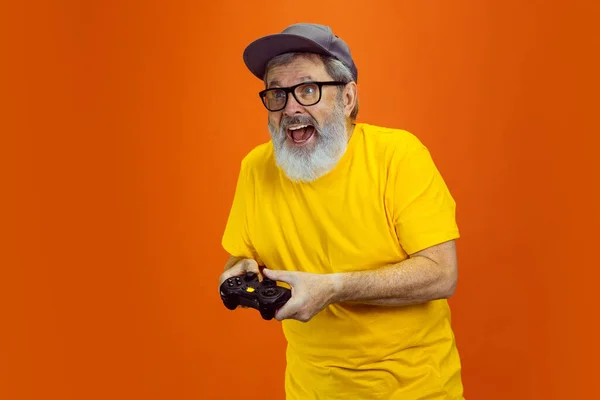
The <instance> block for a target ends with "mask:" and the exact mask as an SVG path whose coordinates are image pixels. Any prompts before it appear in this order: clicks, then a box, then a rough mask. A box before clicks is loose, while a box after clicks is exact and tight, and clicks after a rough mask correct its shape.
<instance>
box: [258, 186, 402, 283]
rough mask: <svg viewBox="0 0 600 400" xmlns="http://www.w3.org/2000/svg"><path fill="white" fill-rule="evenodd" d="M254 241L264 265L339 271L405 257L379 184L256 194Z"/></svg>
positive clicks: (372, 265)
mask: <svg viewBox="0 0 600 400" xmlns="http://www.w3.org/2000/svg"><path fill="white" fill-rule="evenodd" d="M256 200H257V204H256V208H255V211H254V213H253V214H252V215H250V219H251V220H250V221H248V222H249V226H250V227H251V228H250V231H251V239H252V242H253V244H254V247H255V249H256V251H257V252H258V254H259V256H260V258H261V259H262V260H263V262H264V263H265V265H267V266H270V267H271V268H276V269H290V270H301V271H309V272H319V273H328V272H337V271H352V270H357V269H368V268H374V267H377V266H381V265H384V264H387V263H390V262H397V261H398V260H399V259H400V258H403V257H404V256H405V255H404V254H403V252H402V250H401V248H400V246H399V244H398V239H397V237H396V232H395V229H394V226H393V224H392V223H391V220H392V218H391V215H390V212H389V207H388V205H387V204H386V202H385V192H384V190H383V188H382V187H381V186H380V185H378V184H377V183H376V182H374V181H373V182H368V183H362V184H358V183H355V182H345V184H340V185H336V186H330V187H319V188H318V189H315V188H303V189H302V190H300V189H298V188H297V187H293V186H292V187H289V188H284V187H272V188H269V189H268V190H265V191H263V192H261V193H258V194H257V195H256Z"/></svg>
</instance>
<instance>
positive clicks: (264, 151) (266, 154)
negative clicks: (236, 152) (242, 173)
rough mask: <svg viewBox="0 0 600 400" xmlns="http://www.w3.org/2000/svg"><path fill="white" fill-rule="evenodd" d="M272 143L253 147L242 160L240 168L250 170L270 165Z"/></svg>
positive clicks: (272, 154)
mask: <svg viewBox="0 0 600 400" xmlns="http://www.w3.org/2000/svg"><path fill="white" fill-rule="evenodd" d="M273 156H274V153H273V143H272V142H271V141H268V142H265V143H261V144H258V145H256V146H254V147H253V148H252V149H251V150H250V151H249V152H248V153H246V155H245V156H244V157H243V158H242V166H243V167H245V168H250V169H257V168H258V169H260V168H266V167H267V166H268V165H270V164H271V163H272V159H273Z"/></svg>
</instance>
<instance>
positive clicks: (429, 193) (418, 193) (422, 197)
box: [388, 141, 459, 254]
mask: <svg viewBox="0 0 600 400" xmlns="http://www.w3.org/2000/svg"><path fill="white" fill-rule="evenodd" d="M389 184H391V185H392V187H391V188H388V191H389V193H391V194H392V205H391V207H392V210H393V223H394V226H395V228H396V233H397V235H398V239H399V241H400V245H401V246H402V248H403V249H404V251H406V253H407V254H413V253H415V252H418V251H420V250H423V249H425V248H427V247H431V246H433V245H436V244H440V243H442V242H445V241H448V240H452V239H456V238H458V237H459V230H458V226H457V223H456V203H455V201H454V199H453V198H452V195H451V194H450V191H449V190H448V187H447V185H446V183H445V182H444V180H443V178H442V176H441V174H440V172H439V170H438V168H437V167H436V165H435V163H434V161H433V159H432V157H431V154H430V153H429V150H428V149H427V148H426V147H425V146H424V145H423V144H421V143H420V142H418V141H417V144H416V146H411V148H410V150H408V151H397V153H396V154H394V155H393V156H392V165H390V180H389Z"/></svg>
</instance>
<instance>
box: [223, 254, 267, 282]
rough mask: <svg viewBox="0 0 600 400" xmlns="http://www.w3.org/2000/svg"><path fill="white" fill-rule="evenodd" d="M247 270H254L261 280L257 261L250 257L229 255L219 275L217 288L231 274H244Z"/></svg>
mask: <svg viewBox="0 0 600 400" xmlns="http://www.w3.org/2000/svg"><path fill="white" fill-rule="evenodd" d="M247 272H254V273H255V274H256V275H258V279H259V280H260V281H262V275H261V273H260V270H259V268H258V263H257V262H256V261H255V260H253V259H251V258H239V257H229V260H227V262H226V263H225V271H224V272H223V273H222V274H221V276H220V277H219V288H220V287H221V284H222V283H223V282H225V281H226V280H227V279H229V278H231V277H232V276H240V275H244V274H246V273H247Z"/></svg>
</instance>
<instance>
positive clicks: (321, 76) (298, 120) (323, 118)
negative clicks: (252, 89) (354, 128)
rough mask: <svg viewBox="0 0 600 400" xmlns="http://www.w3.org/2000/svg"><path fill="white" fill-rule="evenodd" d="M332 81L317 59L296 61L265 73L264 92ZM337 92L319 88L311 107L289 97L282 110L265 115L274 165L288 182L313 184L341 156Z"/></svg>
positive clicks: (343, 131)
mask: <svg viewBox="0 0 600 400" xmlns="http://www.w3.org/2000/svg"><path fill="white" fill-rule="evenodd" d="M332 80H333V79H332V78H331V76H329V74H327V72H326V69H325V66H324V65H323V63H322V62H321V61H320V60H319V59H317V58H308V57H296V58H295V59H294V60H293V61H292V62H291V63H289V64H287V65H284V66H277V67H273V68H272V69H271V70H270V71H269V72H268V75H267V88H276V87H281V88H283V87H290V86H294V85H297V84H299V83H302V82H308V81H317V82H323V81H324V82H327V81H332ZM339 88H340V87H339V86H323V87H322V88H321V100H320V101H319V102H318V103H317V104H315V105H311V106H303V105H302V104H300V103H298V102H297V101H296V99H295V98H294V96H293V95H292V94H291V93H289V94H288V99H287V104H286V106H285V108H284V109H283V110H281V111H275V112H271V111H269V123H268V126H269V132H270V133H271V138H272V139H273V146H274V149H275V157H276V159H277V164H278V165H279V166H280V167H281V168H282V170H283V171H284V172H285V173H286V175H287V176H288V177H289V178H290V179H292V180H294V181H312V180H315V179H317V178H319V177H321V176H323V175H324V174H326V173H327V172H329V171H331V170H332V169H333V168H334V167H335V165H336V164H337V162H338V161H339V159H340V158H341V157H342V155H343V154H344V152H345V150H346V144H347V140H348V138H347V134H346V115H345V110H344V104H343V96H341V95H340V94H339V90H338V89H339ZM342 89H343V87H342Z"/></svg>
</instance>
